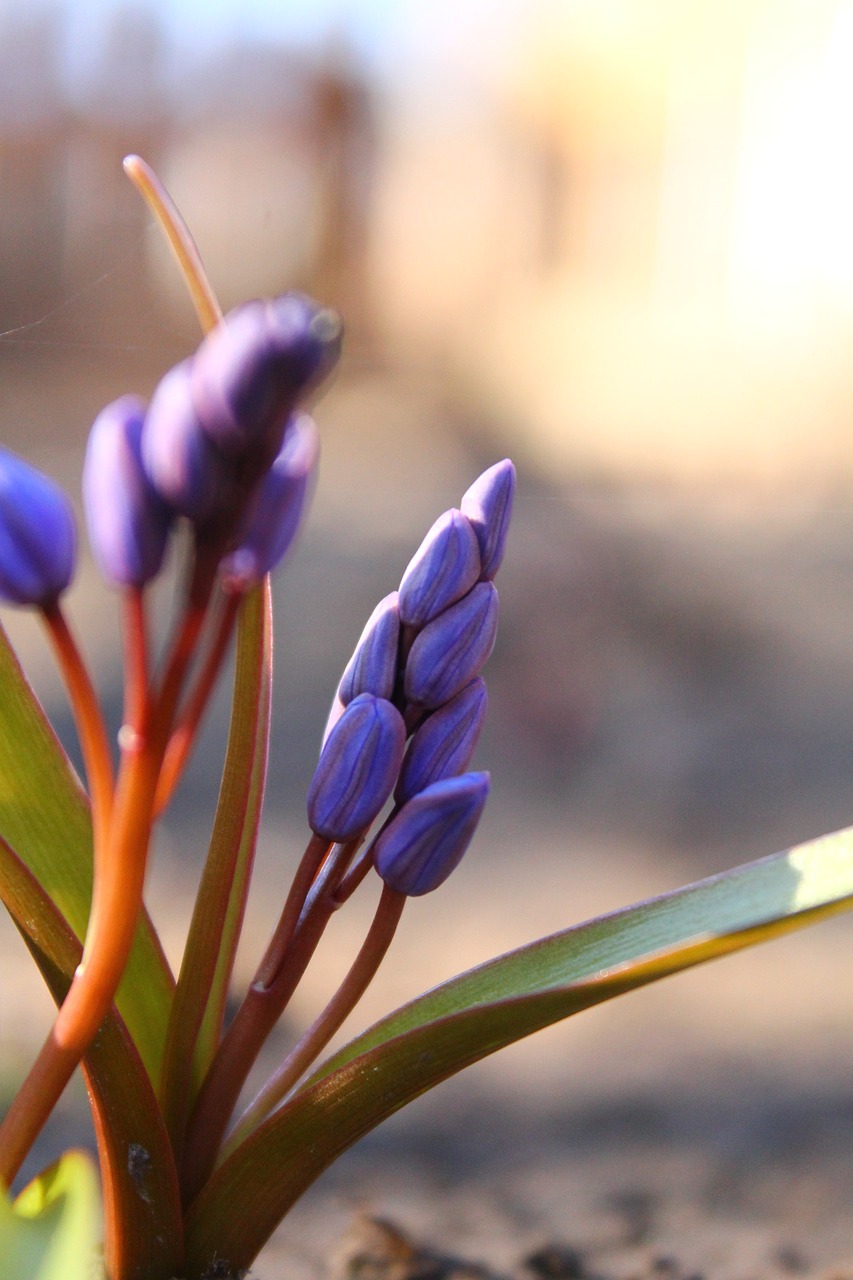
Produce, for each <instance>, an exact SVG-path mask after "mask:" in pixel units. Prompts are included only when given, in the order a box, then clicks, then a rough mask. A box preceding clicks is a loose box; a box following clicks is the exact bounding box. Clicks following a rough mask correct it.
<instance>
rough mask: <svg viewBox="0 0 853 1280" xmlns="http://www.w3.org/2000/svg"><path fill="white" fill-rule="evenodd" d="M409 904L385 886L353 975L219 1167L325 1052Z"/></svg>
mask: <svg viewBox="0 0 853 1280" xmlns="http://www.w3.org/2000/svg"><path fill="white" fill-rule="evenodd" d="M405 904H406V897H405V894H402V893H397V891H396V890H394V889H389V888H388V886H387V885H385V886H383V889H382V896H381V897H380V899H379V905H378V907H377V908H376V914H375V916H374V918H373V923H372V924H371V926H370V930H369V932H368V934H367V937H366V938H365V940H364V942H363V943H362V946H361V949H360V951H359V953H358V955H357V956H356V958H355V960H354V961H353V963H352V966H351V967H350V970H349V972H348V973H347V975H346V977H345V978H344V980H343V982H342V983H341V985H340V987H339V988H338V990H337V991H336V992H335V994H334V996H333V997H332V999H331V1000H330V1001H329V1003H328V1004H327V1005H326V1007H325V1009H324V1010H323V1012H322V1013H321V1014H320V1016H319V1017H318V1018H317V1019H316V1020H315V1021H314V1022H313V1024H312V1025H311V1026H310V1027H309V1028H308V1030H307V1031H306V1032H305V1034H304V1035H303V1036H302V1038H301V1039H300V1040H299V1042H298V1043H297V1044H296V1045H294V1047H293V1048H292V1049H291V1051H290V1053H289V1054H288V1055H287V1057H286V1058H285V1060H284V1062H283V1063H282V1064H281V1066H280V1067H279V1068H278V1070H277V1071H276V1072H275V1073H274V1074H273V1075H272V1076H270V1078H269V1080H268V1081H267V1083H266V1084H265V1085H264V1087H263V1089H261V1091H260V1093H259V1094H258V1095H257V1097H256V1098H255V1099H254V1101H253V1102H252V1103H251V1105H250V1106H249V1107H247V1108H246V1110H245V1111H244V1112H243V1115H242V1116H241V1117H240V1120H239V1122H238V1124H237V1125H236V1127H235V1128H234V1131H233V1132H232V1133H231V1135H230V1136H229V1138H228V1141H227V1142H226V1143H225V1145H224V1146H223V1148H222V1151H221V1153H220V1157H219V1160H218V1161H217V1163H220V1162H221V1161H222V1160H224V1159H225V1158H226V1157H227V1156H228V1155H230V1154H231V1152H232V1151H234V1150H235V1148H236V1147H238V1146H239V1145H240V1143H241V1142H242V1141H243V1139H244V1138H246V1137H248V1135H249V1134H250V1133H251V1132H252V1130H253V1129H254V1128H255V1126H256V1125H257V1124H258V1123H259V1122H260V1121H261V1120H263V1119H264V1117H265V1116H267V1115H269V1113H270V1111H272V1109H273V1108H274V1107H275V1106H277V1105H278V1103H279V1102H281V1100H282V1099H283V1098H284V1097H286V1095H287V1094H288V1093H289V1092H290V1090H291V1089H292V1088H293V1086H294V1085H295V1084H296V1082H297V1081H298V1080H299V1077H300V1076H301V1075H302V1073H303V1072H304V1071H305V1070H306V1068H308V1067H309V1066H310V1065H311V1063H312V1062H313V1061H314V1059H315V1058H317V1057H318V1055H319V1054H320V1053H322V1051H323V1050H324V1049H325V1047H326V1045H327V1044H328V1043H329V1041H330V1040H331V1038H332V1036H333V1035H334V1034H335V1032H336V1031H337V1030H338V1029H339V1028H340V1027H341V1026H342V1025H343V1023H344V1021H345V1020H346V1019H347V1017H348V1016H349V1015H350V1013H352V1011H353V1009H354V1008H355V1006H356V1005H357V1004H358V1002H359V1000H360V999H361V997H362V996H363V995H364V993H365V991H366V990H367V988H368V987H369V985H370V983H371V982H372V981H373V978H374V977H375V975H376V971H377V969H378V968H379V966H380V964H381V963H382V961H383V960H384V958H385V955H386V952H387V951H388V948H389V947H390V945H391V941H392V939H393V937H394V933H395V932H396V929H397V925H398V924H399V921H400V916H401V915H402V913H403V907H404V906H405Z"/></svg>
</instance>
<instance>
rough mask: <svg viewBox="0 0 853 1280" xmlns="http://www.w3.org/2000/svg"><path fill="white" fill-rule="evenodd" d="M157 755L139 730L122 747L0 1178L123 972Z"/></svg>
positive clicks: (8, 1173)
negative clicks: (57, 997)
mask: <svg viewBox="0 0 853 1280" xmlns="http://www.w3.org/2000/svg"><path fill="white" fill-rule="evenodd" d="M161 756H162V742H158V736H157V735H156V734H155V735H149V736H148V737H147V739H146V736H145V735H144V734H143V735H142V737H141V741H140V742H139V744H138V750H134V751H131V752H125V755H124V758H123V761H122V768H121V771H120V774H119V781H118V787H117V789H116V796H115V804H114V808H113V814H112V821H111V823H110V830H109V837H108V840H107V846H106V849H105V850H104V854H103V856H102V857H101V858H100V859H99V865H98V875H97V877H96V879H95V886H94V894H93V898H92V910H91V914H90V917H89V926H88V929H87V932H86V943H85V946H84V949H83V959H82V961H81V963H80V965H79V967H78V969H77V972H76V974H75V975H74V980H73V982H72V983H71V987H70V989H69V991H68V995H67V996H66V998H65V1000H64V1002H63V1004H62V1007H61V1008H60V1010H59V1013H58V1015H57V1018H56V1022H55V1023H54V1026H53V1029H52V1030H51V1032H50V1034H49V1036H48V1038H47V1040H46V1041H45V1043H44V1046H43V1047H42V1050H41V1052H40V1054H39V1056H38V1058H37V1059H36V1061H35V1064H34V1065H33V1067H32V1070H31V1071H30V1073H29V1075H28V1076H27V1078H26V1080H25V1081H24V1084H23V1086H22V1088H21V1089H20V1091H19V1092H18V1094H17V1095H16V1097H15V1099H14V1101H13V1103H12V1106H11V1107H10V1109H9V1111H8V1113H7V1115H6V1117H5V1119H4V1121H3V1124H2V1126H0V1181H3V1182H4V1183H5V1184H6V1185H7V1186H8V1185H9V1184H10V1183H11V1182H12V1179H13V1178H14V1177H15V1174H16V1173H17V1171H18V1169H19V1168H20V1165H21V1163H22V1162H23V1160H24V1157H25V1156H26V1154H27V1152H28V1151H29V1149H30V1147H31V1145H32V1143H33V1142H34V1141H35V1138H36V1137H37V1135H38V1133H39V1132H40V1130H41V1128H42V1126H43V1125H44V1123H45V1121H46V1120H47V1118H48V1116H49V1115H50V1113H51V1111H52V1110H53V1108H54V1106H55V1105H56V1102H57V1101H58V1099H59V1097H60V1095H61V1093H62V1092H63V1090H64V1088H65V1086H66V1084H67V1083H68V1081H69V1080H70V1078H71V1076H72V1075H73V1073H74V1070H75V1068H76V1067H77V1065H78V1063H79V1061H80V1059H81V1058H82V1057H83V1055H84V1053H85V1052H86V1050H87V1049H88V1047H89V1045H90V1044H91V1042H92V1040H93V1038H94V1036H95V1035H96V1034H97V1031H98V1028H99V1027H100V1025H101V1023H102V1022H103V1020H104V1017H105V1016H106V1013H107V1010H108V1009H109V1007H110V1003H111V1001H112V999H113V996H114V994H115V991H116V988H117V986H118V984H119V981H120V979H121V975H122V973H123V972H124V967H125V964H126V963H127V958H128V955H129V954H130V948H131V945H132V943H133V937H134V932H135V929H136V922H137V919H138V916H139V911H140V908H141V905H142V886H143V880H144V876H145V861H146V853H147V849H148V841H149V835H150V830H151V811H152V806H153V802H154V790H155V787H156V784H157V775H158V773H159V768H160V759H161Z"/></svg>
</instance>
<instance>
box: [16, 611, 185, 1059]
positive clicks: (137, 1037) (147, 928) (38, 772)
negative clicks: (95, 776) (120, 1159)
mask: <svg viewBox="0 0 853 1280" xmlns="http://www.w3.org/2000/svg"><path fill="white" fill-rule="evenodd" d="M0 835H2V837H3V838H4V839H5V840H7V841H8V843H9V844H10V845H11V846H12V848H13V849H14V850H15V852H16V853H17V855H18V857H19V858H20V859H21V860H22V862H24V864H25V865H26V866H27V867H28V868H29V870H30V871H31V872H32V874H33V875H34V876H35V878H36V880H37V881H38V882H39V884H40V885H41V886H42V887H43V889H44V890H45V893H46V894H47V896H48V897H49V898H50V899H52V901H53V902H55V903H56V905H57V907H58V908H59V911H60V912H61V914H62V915H63V916H64V917H65V919H66V920H67V921H68V923H69V925H70V926H71V928H72V930H73V931H74V933H75V934H76V936H77V937H78V938H82V937H83V936H84V934H85V931H86V921H87V919H88V915H89V901H90V898H91V893H92V827H91V821H90V816H89V804H88V800H87V797H86V795H85V792H84V791H83V789H82V787H81V786H80V783H79V780H78V779H77V776H76V774H75V773H74V770H73V769H72V767H71V765H70V763H69V761H68V758H67V756H66V755H65V752H64V751H63V749H62V747H61V746H60V744H59V741H58V740H57V738H56V735H55V733H54V732H53V729H52V728H51V725H50V723H49V721H48V720H47V718H46V716H45V714H44V712H43V710H42V708H41V706H40V704H39V702H38V699H37V698H36V696H35V694H34V693H33V691H32V689H31V688H30V685H29V683H28V682H27V679H26V677H25V676H24V673H23V671H22V670H21V667H20V664H19V662H18V660H17V658H16V657H15V654H14V652H13V650H12V648H11V646H10V644H9V641H8V639H7V638H6V634H5V632H4V631H3V629H2V627H0ZM172 990H173V980H172V975H171V973H170V971H169V967H168V964H167V962H166V959H165V957H164V955H163V952H162V950H161V947H160V944H159V940H158V938H157V934H156V932H155V930H154V927H153V925H152V924H151V922H150V920H149V919H148V917H147V915H145V916H144V917H143V919H142V920H141V921H140V924H139V928H138V930H137V935H136V941H135V943H134V947H133V951H132V953H131V957H130V960H129V962H128V966H127V969H126V971H125V976H124V978H123V980H122V983H121V986H120V987H119V991H118V995H117V997H116V1000H117V1003H118V1006H119V1009H120V1010H121V1013H122V1017H123V1018H124V1020H125V1022H126V1024H127V1028H128V1030H129V1032H130V1034H131V1035H132V1037H133V1040H134V1043H135V1044H136V1046H137V1048H138V1050H139V1053H140V1055H141V1057H142V1060H143V1062H144V1063H145V1066H146V1069H147V1071H148V1073H149V1075H150V1076H151V1078H152V1080H155V1081H156V1080H157V1079H158V1076H159V1070H160V1061H161V1055H162V1051H163V1043H164V1040H165V1035H166V1025H167V1021H168V1016H169V1007H170V1005H171V999H172Z"/></svg>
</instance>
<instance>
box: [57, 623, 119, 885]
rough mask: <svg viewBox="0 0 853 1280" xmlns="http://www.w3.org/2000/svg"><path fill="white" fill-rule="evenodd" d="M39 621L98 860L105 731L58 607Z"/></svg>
mask: <svg viewBox="0 0 853 1280" xmlns="http://www.w3.org/2000/svg"><path fill="white" fill-rule="evenodd" d="M42 617H43V619H44V623H45V626H46V628H47V633H48V635H49V636H50V639H51V642H52V644H53V647H54V650H55V652H56V656H57V660H58V662H59V666H60V669H61V671H62V676H63V679H64V680H65V685H66V688H67V689H68V696H69V699H70V702H71V708H72V710H73V712H74V719H75V722H76V725H77V733H78V735H79V738H80V747H81V750H82V752H83V760H84V763H85V766H86V776H87V780H88V783H89V791H90V794H91V802H92V830H93V837H94V848H95V857H96V858H97V859H98V860H100V859H101V857H102V855H103V850H104V847H105V844H106V839H107V832H108V830H109V822H110V814H111V812H112V807H113V763H112V757H111V754H110V745H109V740H108V737H107V730H106V726H105V725H104V718H103V716H102V715H101V708H100V705H99V703H98V698H97V694H96V693H95V689H94V686H93V685H92V680H91V677H90V675H89V672H88V669H87V667H86V664H85V662H84V661H83V657H82V655H81V653H80V649H79V647H78V645H77V643H76V641H75V639H74V637H73V635H72V634H71V630H70V628H69V626H68V622H67V620H66V617H65V614H64V613H63V611H62V608H61V606H60V605H59V603H58V602H56V603H54V604H52V605H47V606H45V608H44V609H42Z"/></svg>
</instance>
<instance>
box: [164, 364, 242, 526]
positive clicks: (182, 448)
mask: <svg viewBox="0 0 853 1280" xmlns="http://www.w3.org/2000/svg"><path fill="white" fill-rule="evenodd" d="M191 374H192V361H191V360H183V361H182V362H181V363H180V364H178V365H176V366H175V367H174V369H170V370H169V372H168V373H167V374H166V375H165V377H164V378H162V379H161V380H160V382H159V383H158V385H157V387H156V389H155V391H154V395H153V396H152V397H151V404H150V405H149V406H148V413H147V414H146V417H145V424H144V427H143V431H142V444H141V456H142V465H143V466H144V468H145V473H146V475H147V476H148V479H149V481H150V482H151V485H152V486H153V488H154V489H155V490H156V492H157V493H158V494H159V495H160V497H161V498H162V499H163V501H164V502H166V503H168V505H169V506H170V507H172V508H173V510H174V511H176V512H177V513H178V514H179V515H182V516H187V517H188V518H189V519H190V520H194V521H195V522H196V523H198V524H203V523H204V522H205V521H207V520H210V519H212V518H213V517H214V516H216V515H218V514H219V512H220V511H221V510H222V509H223V508H226V507H228V506H229V505H230V504H231V503H232V502H233V500H234V497H235V477H234V469H233V466H232V465H231V464H230V463H229V462H228V461H227V459H226V458H225V457H224V456H223V454H222V453H220V451H219V450H218V449H217V448H216V447H215V446H214V445H213V444H212V443H211V441H210V439H209V438H208V437H207V436H206V435H205V434H204V432H203V431H202V430H201V427H200V426H199V422H198V417H197V414H196V411H195V405H194V403H193V398H192V388H191V385H190V382H191Z"/></svg>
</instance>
